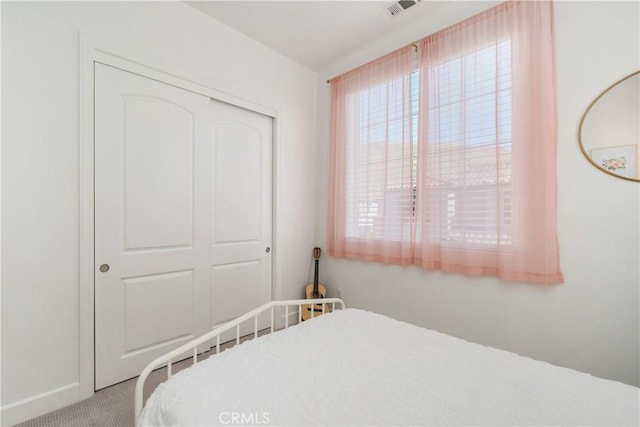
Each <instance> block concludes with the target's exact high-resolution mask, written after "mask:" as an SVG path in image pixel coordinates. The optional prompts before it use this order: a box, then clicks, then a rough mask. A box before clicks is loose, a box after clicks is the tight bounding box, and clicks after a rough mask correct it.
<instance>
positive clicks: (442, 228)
mask: <svg viewBox="0 0 640 427" xmlns="http://www.w3.org/2000/svg"><path fill="white" fill-rule="evenodd" d="M554 43H555V41H554V30H553V4H552V3H551V2H547V1H541V2H505V3H502V4H500V5H498V6H496V7H494V8H492V9H489V10H488V11H485V12H483V13H482V14H480V15H477V16H475V17H472V18H470V19H468V20H466V21H463V22H461V23H459V24H456V25H454V26H452V27H450V28H447V29H445V30H443V31H440V32H438V33H436V34H433V35H431V36H428V37H426V38H425V39H423V40H421V41H420V42H419V43H418V46H419V49H418V52H414V50H413V49H412V48H411V47H406V48H403V49H400V50H398V51H396V52H392V53H391V54H389V55H386V56H384V57H382V58H380V59H378V60H376V61H373V62H371V63H369V64H366V65H364V66H362V67H360V68H358V69H356V70H353V71H351V72H349V73H346V74H344V75H342V76H339V77H337V78H335V79H334V80H332V140H331V155H330V192H329V193H330V197H329V223H328V232H329V235H328V254H329V255H331V256H339V257H344V258H351V259H358V260H364V261H378V262H384V263H394V264H403V265H407V264H416V265H419V266H421V267H423V268H426V269H440V270H444V271H454V272H460V273H465V274H481V275H491V276H498V277H501V278H504V279H510V280H525V281H533V282H541V283H560V282H562V280H563V279H562V273H561V271H560V264H559V256H558V242H557V233H556V219H555V216H556V209H557V207H556V203H557V202H556V191H557V190H556V146H557V135H556V127H557V112H556V88H555V57H554Z"/></svg>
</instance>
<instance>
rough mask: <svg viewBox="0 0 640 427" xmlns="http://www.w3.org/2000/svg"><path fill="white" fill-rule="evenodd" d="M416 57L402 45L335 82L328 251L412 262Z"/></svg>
mask: <svg viewBox="0 0 640 427" xmlns="http://www.w3.org/2000/svg"><path fill="white" fill-rule="evenodd" d="M413 60H414V56H413V53H412V49H411V47H408V48H404V49H400V50H398V51H395V52H393V53H391V54H389V55H387V56H384V57H382V58H380V59H378V60H376V61H374V62H372V63H369V64H366V65H364V66H362V67H360V68H357V69H355V70H353V71H351V72H349V73H347V74H343V75H342V76H339V77H336V78H335V79H333V80H332V81H331V91H332V94H331V95H332V116H331V119H332V125H331V141H332V143H331V152H330V190H329V212H330V213H329V224H328V229H329V236H328V244H327V252H328V254H329V255H331V256H338V257H343V258H351V259H359V260H367V261H379V262H387V263H396V264H409V263H411V258H412V254H413V241H414V233H413V229H412V218H411V215H410V214H411V209H412V203H413V202H412V183H413V181H414V180H415V176H414V175H415V172H414V169H413V167H412V164H413V162H414V158H415V142H416V141H415V136H414V135H412V133H413V132H412V131H413V128H412V126H411V123H412V117H413V109H415V105H412V81H411V72H412V70H413V65H412V64H413ZM401 212H404V213H405V214H404V215H403V214H402V213H401Z"/></svg>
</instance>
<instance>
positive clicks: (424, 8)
mask: <svg viewBox="0 0 640 427" xmlns="http://www.w3.org/2000/svg"><path fill="white" fill-rule="evenodd" d="M391 3H392V1H391V0H388V1H307V0H298V1H269V0H263V1H238V0H235V1H187V4H189V5H191V6H193V7H194V8H196V9H198V10H200V11H202V12H204V13H206V14H207V15H210V16H212V17H213V18H215V19H217V20H219V21H221V22H223V23H225V24H226V25H228V26H230V27H232V28H235V29H236V30H238V31H240V32H241V33H244V34H246V35H247V36H249V37H251V38H253V39H255V40H258V41H259V42H260V43H262V44H264V45H266V46H268V47H270V48H272V49H274V50H276V51H278V52H280V53H281V54H283V55H284V56H287V57H289V58H291V59H292V60H294V61H296V62H298V63H300V64H303V65H305V66H307V67H308V68H311V69H312V70H315V71H318V72H321V71H322V70H323V69H324V68H326V67H327V66H329V65H330V64H332V63H333V62H335V61H337V60H338V59H339V58H341V57H342V56H344V55H346V54H347V53H349V52H351V51H353V50H354V49H357V48H359V47H361V46H364V45H366V44H368V43H371V42H372V41H373V40H375V39H380V38H383V37H385V36H386V35H389V34H392V33H393V32H395V31H397V30H399V29H401V28H403V27H404V26H406V25H408V24H411V23H413V22H415V21H418V20H420V19H425V17H428V16H429V14H430V13H432V12H433V11H434V10H436V9H437V8H439V7H441V6H442V5H443V3H445V2H439V1H437V2H436V1H428V0H425V1H422V2H420V3H418V4H416V5H415V6H412V7H411V8H409V9H407V10H405V11H403V12H401V13H399V14H397V15H395V16H391V14H390V13H389V12H388V10H387V6H388V5H389V4H391Z"/></svg>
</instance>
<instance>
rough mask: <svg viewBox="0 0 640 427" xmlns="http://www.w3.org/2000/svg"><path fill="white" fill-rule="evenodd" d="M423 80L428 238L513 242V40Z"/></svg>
mask: <svg viewBox="0 0 640 427" xmlns="http://www.w3.org/2000/svg"><path fill="white" fill-rule="evenodd" d="M423 84H424V85H425V86H427V85H428V96H427V102H426V105H427V112H426V113H425V114H426V115H427V118H426V121H427V124H426V129H427V132H426V133H427V138H426V140H427V141H426V144H425V146H424V150H425V154H424V155H425V158H424V161H423V165H424V169H425V175H426V179H425V180H424V181H423V182H422V185H423V186H424V187H425V191H418V194H419V195H420V196H421V197H425V198H426V200H427V202H426V203H425V204H424V209H425V210H426V213H425V216H424V220H425V226H426V227H428V228H429V230H430V231H431V232H430V233H428V234H426V235H425V237H426V238H427V239H428V240H429V241H436V242H441V244H443V245H461V246H463V247H485V248H486V249H490V248H491V247H496V244H497V243H498V242H499V243H500V244H502V245H509V244H511V234H512V232H511V227H510V224H511V221H510V215H511V206H510V202H511V197H510V193H511V144H512V126H511V118H512V115H511V109H512V91H511V89H512V84H511V41H510V40H509V39H507V40H502V41H499V42H497V43H495V44H492V45H490V46H485V47H482V48H480V49H478V50H475V51H473V52H470V53H466V54H464V55H460V56H459V57H457V58H455V59H451V60H448V61H446V62H443V63H441V64H436V65H433V66H431V67H429V68H428V69H427V72H426V75H425V78H424V80H423ZM419 190H420V189H419Z"/></svg>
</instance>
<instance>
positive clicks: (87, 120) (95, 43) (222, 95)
mask: <svg viewBox="0 0 640 427" xmlns="http://www.w3.org/2000/svg"><path fill="white" fill-rule="evenodd" d="M78 42H79V52H78V53H79V61H78V66H79V69H78V82H79V87H78V93H79V111H78V115H79V117H78V123H79V128H78V134H79V135H78V150H79V152H78V178H79V188H78V190H79V203H78V205H79V217H78V219H79V260H78V261H79V305H80V307H79V331H80V335H79V345H80V347H79V350H80V352H79V358H80V359H79V360H80V372H79V380H80V381H79V394H80V395H79V397H78V400H80V399H86V398H89V397H91V396H92V395H93V394H94V393H95V391H94V390H95V352H94V343H95V332H94V326H95V322H94V314H95V309H94V302H95V292H94V291H95V277H94V276H95V258H94V247H95V240H94V225H95V224H94V215H95V210H94V196H95V194H94V135H93V127H94V91H93V88H94V64H95V63H96V62H98V63H102V64H105V65H109V66H112V67H115V68H119V69H121V70H124V71H128V72H130V73H134V74H138V75H141V76H144V77H147V78H150V79H153V80H157V81H160V82H162V83H166V84H169V85H172V86H176V87H179V88H181V89H186V90H189V91H191V92H195V93H199V94H201V95H204V96H207V97H209V98H211V99H214V100H217V101H222V102H226V103H228V104H231V105H234V106H236V107H240V108H244V109H246V110H250V111H253V112H256V113H260V114H262V115H265V116H268V117H271V118H272V120H273V126H272V132H273V138H272V154H274V155H272V159H274V160H272V163H273V164H272V183H271V185H272V196H271V197H272V206H271V210H272V216H271V229H272V241H273V242H275V232H276V230H275V224H276V209H275V208H276V193H275V191H276V190H275V189H276V186H275V177H276V164H275V158H276V156H275V151H276V147H277V143H278V141H277V134H278V132H277V129H278V124H279V122H278V117H277V109H276V108H274V107H269V106H264V105H260V104H257V103H255V102H252V101H250V100H247V99H244V98H241V97H238V96H235V95H232V94H229V93H226V92H223V91H221V90H219V89H216V88H215V83H213V82H211V81H209V80H208V78H206V77H205V76H204V75H194V73H193V72H189V71H186V70H182V69H179V68H177V67H176V66H175V64H169V63H164V62H158V61H157V60H151V59H149V58H146V57H144V55H141V54H140V53H132V52H127V51H126V50H122V49H120V48H118V47H114V46H112V45H110V44H109V43H107V42H105V41H104V40H98V39H96V38H95V37H93V36H88V35H86V34H83V33H79V35H78ZM273 255H274V256H273V257H272V259H271V283H272V285H271V298H272V299H273V298H274V297H275V296H276V295H278V289H277V281H276V280H275V277H276V262H275V259H276V258H275V257H276V256H277V251H274V254H273Z"/></svg>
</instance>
